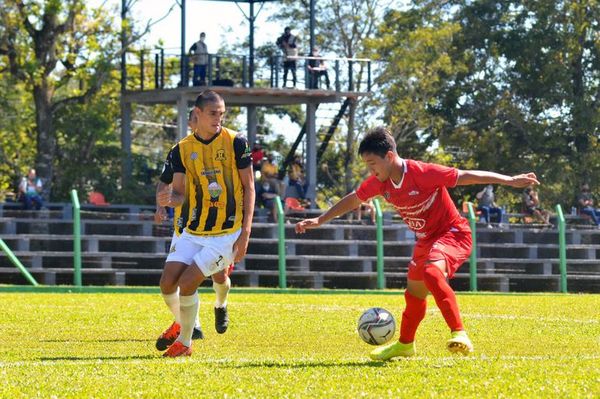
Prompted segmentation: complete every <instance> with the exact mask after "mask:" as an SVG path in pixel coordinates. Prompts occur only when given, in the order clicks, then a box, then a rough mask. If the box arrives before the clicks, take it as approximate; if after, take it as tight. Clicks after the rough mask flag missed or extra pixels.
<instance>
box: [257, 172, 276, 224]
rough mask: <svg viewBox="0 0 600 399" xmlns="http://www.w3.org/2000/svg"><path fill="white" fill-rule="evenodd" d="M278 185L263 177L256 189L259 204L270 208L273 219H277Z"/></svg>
mask: <svg viewBox="0 0 600 399" xmlns="http://www.w3.org/2000/svg"><path fill="white" fill-rule="evenodd" d="M277 189H278V188H277V187H275V186H273V185H271V184H270V183H269V182H268V181H267V180H265V179H262V181H261V182H260V185H259V186H258V189H257V190H256V198H257V202H258V205H259V206H262V207H263V208H265V209H268V210H269V211H270V212H271V218H272V219H271V220H273V221H276V220H277V211H276V209H275V197H277V195H278V192H277Z"/></svg>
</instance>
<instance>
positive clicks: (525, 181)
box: [508, 173, 540, 187]
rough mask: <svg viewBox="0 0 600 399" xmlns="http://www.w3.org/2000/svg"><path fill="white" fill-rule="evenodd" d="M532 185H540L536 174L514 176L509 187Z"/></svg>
mask: <svg viewBox="0 0 600 399" xmlns="http://www.w3.org/2000/svg"><path fill="white" fill-rule="evenodd" d="M532 184H533V185H537V184H540V182H539V181H538V179H537V177H536V176H535V173H524V174H522V175H516V176H512V181H511V182H510V183H508V185H509V186H512V187H527V186H530V185H532Z"/></svg>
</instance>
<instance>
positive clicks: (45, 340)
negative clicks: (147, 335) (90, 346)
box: [40, 338, 155, 343]
mask: <svg viewBox="0 0 600 399" xmlns="http://www.w3.org/2000/svg"><path fill="white" fill-rule="evenodd" d="M154 341H155V340H154V339H131V338H113V339H40V342H59V343H67V342H154Z"/></svg>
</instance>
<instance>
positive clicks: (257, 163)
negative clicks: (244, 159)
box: [252, 143, 265, 171]
mask: <svg viewBox="0 0 600 399" xmlns="http://www.w3.org/2000/svg"><path fill="white" fill-rule="evenodd" d="M264 157H265V152H264V151H263V149H262V147H261V145H260V143H254V147H252V167H253V168H254V170H255V171H256V170H260V169H261V166H262V162H263V159H264Z"/></svg>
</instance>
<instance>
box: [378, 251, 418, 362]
mask: <svg viewBox="0 0 600 399" xmlns="http://www.w3.org/2000/svg"><path fill="white" fill-rule="evenodd" d="M428 251H429V247H428V246H427V245H423V244H422V243H417V245H416V246H415V249H414V253H413V259H412V260H411V261H410V263H409V265H408V279H407V285H406V291H404V300H405V302H406V307H405V309H404V312H403V313H402V321H401V323H400V338H399V340H398V341H396V342H393V343H391V344H388V345H384V346H381V347H379V348H376V349H374V350H373V351H372V352H371V354H370V357H371V359H373V360H389V359H391V358H393V357H398V356H401V357H408V356H414V354H415V342H414V341H415V334H416V332H417V328H418V327H419V324H420V323H421V321H422V320H423V318H425V312H426V311H427V300H426V298H427V294H428V293H429V291H428V290H427V287H426V286H425V283H424V282H423V265H424V263H423V261H424V259H425V258H424V257H426V256H427V252H428Z"/></svg>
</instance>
